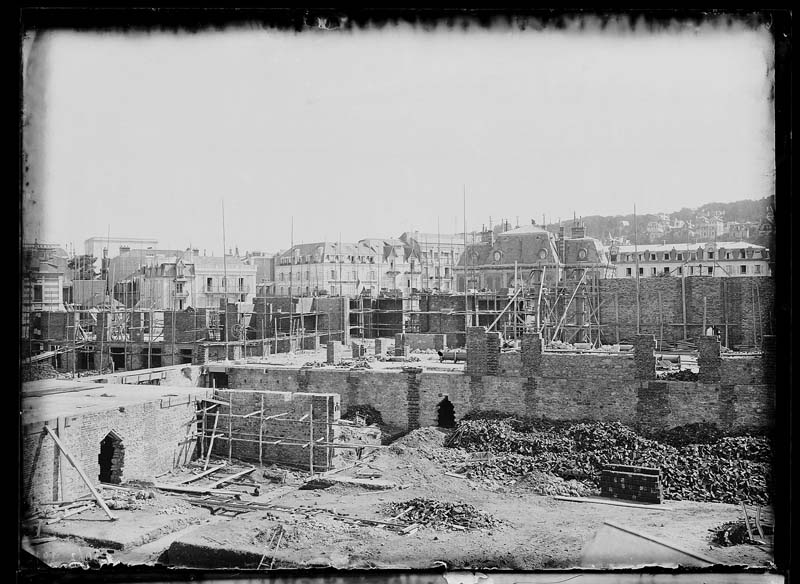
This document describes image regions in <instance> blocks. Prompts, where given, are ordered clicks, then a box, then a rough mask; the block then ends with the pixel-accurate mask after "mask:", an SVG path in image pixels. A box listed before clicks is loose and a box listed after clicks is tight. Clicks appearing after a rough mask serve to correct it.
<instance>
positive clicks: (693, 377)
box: [657, 369, 700, 381]
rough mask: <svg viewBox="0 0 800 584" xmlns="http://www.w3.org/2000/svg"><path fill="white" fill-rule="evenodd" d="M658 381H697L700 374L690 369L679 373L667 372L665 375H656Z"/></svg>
mask: <svg viewBox="0 0 800 584" xmlns="http://www.w3.org/2000/svg"><path fill="white" fill-rule="evenodd" d="M657 376H658V378H659V379H663V380H664V381H698V380H699V379H700V374H699V373H695V372H694V371H692V370H691V369H681V370H680V371H669V372H667V373H661V372H659V373H657Z"/></svg>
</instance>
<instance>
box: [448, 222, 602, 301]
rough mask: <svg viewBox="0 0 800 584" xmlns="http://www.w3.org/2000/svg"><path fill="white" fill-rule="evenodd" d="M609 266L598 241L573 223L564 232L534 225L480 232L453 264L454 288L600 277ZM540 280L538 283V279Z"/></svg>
mask: <svg viewBox="0 0 800 584" xmlns="http://www.w3.org/2000/svg"><path fill="white" fill-rule="evenodd" d="M611 270H612V266H611V263H610V260H609V257H608V254H607V250H606V247H605V246H604V245H603V243H602V242H601V241H600V240H598V239H595V238H593V237H586V234H585V230H584V227H583V226H582V225H581V224H578V223H576V224H575V225H573V226H572V229H571V233H570V236H569V237H567V236H566V235H565V233H564V228H563V227H562V228H561V232H560V233H559V235H558V236H556V235H555V234H554V233H551V232H550V231H547V230H546V229H544V228H542V227H540V226H537V225H533V224H531V225H524V226H522V227H517V228H516V229H511V230H509V231H505V232H501V233H498V234H497V235H495V234H494V233H493V232H485V233H484V234H483V235H482V241H481V242H479V243H476V244H474V245H470V246H469V247H468V248H467V251H466V253H464V254H463V256H462V258H461V261H460V262H459V265H458V266H457V272H456V278H457V289H458V291H460V292H463V291H464V290H465V281H466V289H467V290H475V291H489V292H501V291H504V290H516V289H517V288H520V287H531V286H540V285H545V286H551V285H554V284H556V283H557V282H558V281H566V280H574V281H579V280H580V279H581V278H583V277H584V275H588V276H597V277H600V278H605V277H608V276H610V275H611ZM543 280H544V283H543V284H542V281H543Z"/></svg>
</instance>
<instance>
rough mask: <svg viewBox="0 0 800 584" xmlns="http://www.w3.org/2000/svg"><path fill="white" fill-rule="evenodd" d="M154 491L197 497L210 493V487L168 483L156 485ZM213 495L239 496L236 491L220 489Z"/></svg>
mask: <svg viewBox="0 0 800 584" xmlns="http://www.w3.org/2000/svg"><path fill="white" fill-rule="evenodd" d="M154 486H155V488H156V489H161V490H162V491H175V492H176V493H193V494H197V495H208V494H209V493H211V492H212V488H211V487H187V486H183V485H171V484H169V483H156V484H155V485H154ZM213 492H214V494H217V495H241V493H240V492H238V491H225V490H222V489H217V490H214V491H213Z"/></svg>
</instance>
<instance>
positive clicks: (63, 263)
mask: <svg viewBox="0 0 800 584" xmlns="http://www.w3.org/2000/svg"><path fill="white" fill-rule="evenodd" d="M67 255H68V254H67V252H66V250H64V249H63V248H61V247H59V246H58V245H54V244H46V243H29V244H23V246H22V274H21V276H22V277H21V278H20V280H21V281H20V299H21V309H22V314H21V316H22V321H21V323H20V324H21V326H22V328H21V333H22V338H27V337H28V335H29V329H30V315H31V313H32V312H42V311H44V312H64V310H65V307H64V292H65V288H67V290H68V284H69V282H68V276H67V261H68V258H67Z"/></svg>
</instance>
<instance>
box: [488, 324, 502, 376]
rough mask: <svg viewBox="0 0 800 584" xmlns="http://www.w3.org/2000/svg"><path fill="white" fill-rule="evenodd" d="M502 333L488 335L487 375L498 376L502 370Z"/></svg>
mask: <svg viewBox="0 0 800 584" xmlns="http://www.w3.org/2000/svg"><path fill="white" fill-rule="evenodd" d="M499 362H500V333H497V332H491V333H486V375H497V374H498V372H499V370H500V363H499Z"/></svg>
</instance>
